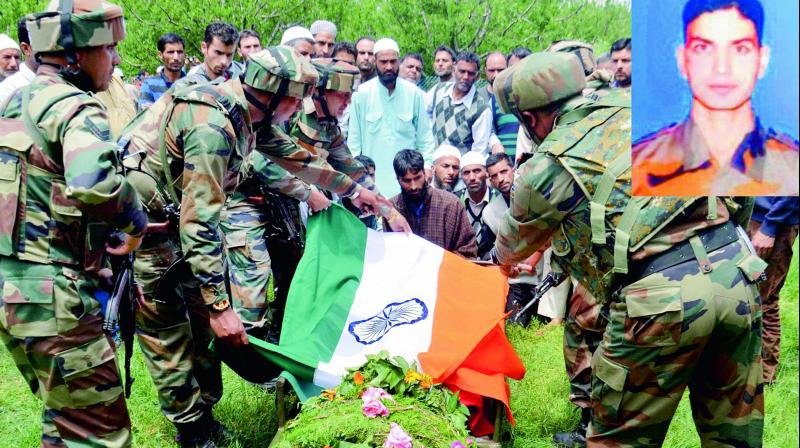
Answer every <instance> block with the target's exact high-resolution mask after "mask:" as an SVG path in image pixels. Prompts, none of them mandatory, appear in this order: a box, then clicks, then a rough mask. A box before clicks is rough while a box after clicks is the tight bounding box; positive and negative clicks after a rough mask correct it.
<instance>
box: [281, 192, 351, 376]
mask: <svg viewBox="0 0 800 448" xmlns="http://www.w3.org/2000/svg"><path fill="white" fill-rule="evenodd" d="M366 246H367V228H366V227H365V226H364V224H363V223H362V222H361V221H360V220H359V219H358V218H356V217H355V216H354V215H353V214H352V213H350V212H349V211H347V210H346V209H345V208H344V207H342V206H340V205H337V204H332V205H331V207H329V208H328V209H327V210H325V211H324V212H321V213H317V214H315V215H312V216H311V217H310V218H309V220H308V232H307V236H306V249H305V253H304V254H303V258H302V260H300V264H299V265H298V267H297V271H296V272H295V274H294V278H293V279H292V286H291V287H290V288H289V298H288V299H287V304H286V314H285V316H284V320H283V325H282V330H281V343H280V349H281V352H283V353H286V354H293V355H297V356H298V357H299V358H300V359H307V360H315V361H317V362H329V361H330V359H331V357H332V356H333V352H334V350H335V349H336V344H337V343H338V342H339V336H340V335H341V333H342V330H343V329H344V326H345V325H346V323H347V316H348V314H349V312H350V307H351V306H352V304H353V300H355V295H356V289H357V288H358V285H359V283H360V282H361V275H362V274H363V272H364V254H365V252H366ZM287 370H288V369H287Z"/></svg>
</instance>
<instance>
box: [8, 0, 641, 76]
mask: <svg viewBox="0 0 800 448" xmlns="http://www.w3.org/2000/svg"><path fill="white" fill-rule="evenodd" d="M114 1H116V2H117V3H118V4H120V5H121V6H122V7H123V8H124V9H125V15H126V20H127V30H128V37H127V39H126V40H125V41H124V42H123V43H122V44H121V45H120V56H121V57H122V65H121V66H120V68H122V70H123V71H124V72H125V73H127V74H132V73H136V72H138V71H139V70H141V69H146V70H148V71H150V72H151V73H152V72H153V71H154V69H155V68H156V66H158V65H159V64H160V61H159V60H158V59H157V54H156V41H157V40H158V36H160V35H161V34H163V33H166V32H176V33H178V34H179V35H181V36H182V37H183V38H184V40H185V41H186V51H187V55H190V56H191V55H194V56H198V57H200V59H201V60H202V57H201V55H200V42H201V41H202V38H203V31H204V29H205V26H206V25H207V24H208V23H210V22H211V21H214V20H223V21H227V22H230V23H232V24H234V25H235V26H236V27H237V28H238V29H244V28H254V29H255V30H256V31H258V32H259V33H260V34H261V36H262V41H263V43H265V44H269V45H276V44H278V43H279V41H280V36H281V34H282V33H283V30H285V29H286V28H287V27H289V26H292V25H298V24H299V25H303V26H306V27H308V26H310V25H311V23H312V22H313V21H314V20H316V19H327V20H331V21H332V22H334V23H336V25H337V27H338V28H339V35H338V36H337V40H346V41H350V42H354V41H355V40H356V39H358V38H359V37H360V36H362V35H371V36H374V37H376V38H380V37H392V38H394V39H395V40H396V41H397V42H398V44H399V46H400V49H401V51H402V52H403V53H405V52H408V51H416V52H419V53H420V54H422V55H423V57H424V58H425V68H426V72H427V73H426V74H432V73H431V72H432V70H431V68H430V67H431V63H432V58H433V55H432V54H431V53H432V51H433V50H434V49H435V48H436V47H438V46H439V45H441V44H446V45H449V46H450V47H452V48H454V49H456V50H472V51H475V52H476V53H478V54H479V55H481V56H485V55H486V54H488V53H489V52H490V51H496V50H499V51H503V52H504V53H507V52H509V51H510V50H511V49H512V48H514V47H517V46H520V45H524V46H527V47H529V48H530V49H531V50H533V51H537V50H542V49H544V48H546V47H547V46H548V45H549V44H550V42H552V41H553V40H558V39H567V38H569V39H580V40H583V41H586V42H590V43H592V44H593V45H594V46H595V49H596V50H595V51H596V53H597V55H598V56H599V55H600V54H602V53H605V52H607V51H608V49H609V47H610V46H611V43H612V42H614V41H615V40H617V39H619V38H621V37H626V36H630V33H631V31H630V30H631V18H630V0H501V1H498V0H402V1H397V0H337V1H330V0H322V1H317V2H308V1H302V0H182V1H177V0H114ZM2 3H3V6H2V8H0V32H4V33H8V34H9V35H11V36H12V37H14V38H15V39H16V22H17V20H18V19H19V18H20V17H21V16H22V15H23V14H26V13H30V12H37V11H42V10H43V9H44V7H45V5H46V4H47V1H46V0H3V1H2Z"/></svg>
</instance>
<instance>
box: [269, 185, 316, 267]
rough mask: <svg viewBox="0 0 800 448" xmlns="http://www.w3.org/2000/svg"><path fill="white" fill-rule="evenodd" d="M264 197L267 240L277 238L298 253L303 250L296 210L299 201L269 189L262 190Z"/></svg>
mask: <svg viewBox="0 0 800 448" xmlns="http://www.w3.org/2000/svg"><path fill="white" fill-rule="evenodd" d="M261 194H262V195H263V196H264V213H266V215H267V222H268V226H269V228H270V233H269V234H268V235H267V238H270V239H272V238H279V239H282V240H283V241H285V242H287V243H289V244H291V245H293V246H295V247H296V248H297V250H298V251H300V252H302V251H303V249H305V244H306V243H305V238H304V231H303V228H302V226H301V224H300V222H299V221H300V216H299V214H298V210H297V204H298V202H299V201H297V200H296V199H292V198H290V197H288V196H286V195H284V194H281V193H279V192H277V191H275V190H272V189H270V188H262V189H261Z"/></svg>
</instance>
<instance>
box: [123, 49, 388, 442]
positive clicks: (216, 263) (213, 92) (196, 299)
mask: <svg viewBox="0 0 800 448" xmlns="http://www.w3.org/2000/svg"><path fill="white" fill-rule="evenodd" d="M317 79H318V78H317V74H316V71H315V70H314V68H313V67H312V66H311V65H310V63H309V62H307V61H305V60H304V59H302V58H301V57H299V56H298V55H296V53H294V51H293V50H292V49H291V48H289V47H272V48H269V49H267V50H265V51H262V52H259V53H255V54H251V55H250V58H249V62H248V65H247V72H246V73H245V76H244V77H243V79H242V80H240V79H239V78H233V79H231V80H228V81H224V80H219V81H214V82H212V83H210V84H200V85H195V86H189V87H187V88H185V89H179V90H175V91H168V92H167V93H166V94H164V95H163V96H162V97H161V98H159V100H158V101H157V102H156V103H155V104H153V106H151V107H150V108H149V109H147V110H146V111H145V112H144V113H142V114H141V115H139V116H138V117H137V118H136V119H135V120H134V121H133V122H132V123H131V124H130V125H129V126H128V128H127V129H126V130H125V131H124V132H123V137H122V138H121V140H120V145H121V146H123V147H125V148H126V151H127V154H128V156H127V157H126V159H125V161H124V163H125V164H126V165H127V166H128V167H129V168H130V170H129V174H128V176H129V179H130V180H131V182H132V183H133V185H134V187H135V188H136V189H137V191H139V192H140V195H141V196H142V198H143V201H144V204H145V207H146V209H147V211H148V217H149V219H150V221H151V222H153V223H159V222H161V223H163V222H165V221H169V219H170V212H169V209H170V206H172V207H175V208H177V206H179V212H180V217H179V221H178V222H175V221H173V225H172V226H170V227H168V228H167V229H166V230H165V231H164V232H163V233H161V234H156V233H152V234H148V237H147V238H145V240H144V242H143V244H142V248H141V250H140V251H138V252H137V256H136V276H137V280H138V281H139V282H141V284H142V288H143V290H144V300H143V302H142V303H140V304H139V311H138V313H137V318H136V320H137V334H138V336H139V343H140V347H141V348H142V352H143V353H144V355H145V361H146V364H147V366H148V369H149V371H150V374H151V376H152V377H153V381H154V382H155V384H156V388H157V389H158V392H159V400H160V403H161V407H162V410H163V412H164V414H165V415H166V416H167V418H168V419H169V420H170V421H171V422H173V423H174V424H175V425H176V427H177V428H178V432H179V437H180V442H181V444H182V445H183V446H206V447H208V446H213V442H211V441H210V440H211V438H212V436H215V435H217V434H218V433H221V432H224V430H223V429H222V428H221V426H220V424H219V423H217V422H215V421H214V419H213V415H212V412H211V408H212V406H213V405H214V404H215V403H216V402H217V401H218V400H219V399H220V397H221V395H222V382H221V376H220V364H219V360H218V358H217V357H216V356H214V355H213V353H211V351H210V350H209V349H208V345H209V342H210V340H211V338H212V336H215V337H216V338H217V340H218V341H221V342H222V343H223V347H221V348H220V350H227V349H228V348H226V347H225V346H224V345H228V346H233V347H236V346H240V345H242V344H246V343H247V336H246V334H245V332H244V328H243V325H242V322H241V320H240V319H239V317H238V316H237V314H236V312H235V311H233V310H232V309H231V307H230V301H229V292H228V289H227V287H226V282H225V270H224V255H223V241H222V236H221V235H220V232H219V231H218V226H219V222H220V214H221V212H222V209H223V206H224V204H225V201H226V199H227V197H228V196H230V195H231V194H232V193H233V191H234V190H235V188H236V186H237V184H238V183H239V181H240V180H241V178H242V177H243V173H244V171H245V161H246V160H247V158H248V156H249V154H250V153H251V152H252V150H253V148H254V147H255V148H256V149H257V150H258V151H260V152H264V153H265V154H266V155H268V156H270V157H272V158H273V160H274V161H276V162H277V163H278V164H280V165H281V166H283V167H284V168H286V169H289V170H290V171H292V172H295V174H296V175H298V176H301V177H303V178H305V180H306V181H313V182H314V183H315V184H317V185H319V186H320V187H322V188H326V189H330V190H332V191H335V192H336V193H338V194H341V195H343V196H352V197H353V198H354V200H355V201H356V202H357V203H358V204H359V205H364V206H369V207H375V208H377V202H378V199H377V197H376V196H375V195H374V194H373V193H371V192H369V191H368V190H366V189H363V188H361V187H360V186H358V185H357V184H355V183H354V182H353V181H352V180H351V179H350V178H349V177H347V176H345V175H343V174H341V173H337V172H336V171H335V170H333V169H332V168H331V167H330V166H329V165H328V164H327V163H325V162H324V161H323V160H321V159H320V158H318V157H316V156H315V155H313V154H311V153H309V152H307V151H305V150H303V149H302V148H298V147H296V146H294V145H291V146H289V145H277V144H275V142H276V141H279V140H281V139H283V140H285V141H288V142H291V140H290V139H289V137H288V136H286V135H285V134H282V133H280V131H277V130H275V129H274V128H272V127H271V126H272V123H279V122H282V121H285V120H286V119H288V118H289V116H290V115H291V114H292V113H294V112H295V111H296V109H297V106H298V104H299V102H300V100H301V99H302V98H303V97H305V96H307V94H308V93H309V92H310V91H311V90H312V89H313V87H314V85H315V84H316V82H317ZM257 133H258V134H257ZM264 136H266V137H264ZM257 140H258V141H257ZM181 257H183V259H184V260H185V264H184V266H185V265H188V272H185V273H182V274H179V275H177V276H176V277H174V278H171V279H170V280H164V282H163V283H160V280H161V279H162V277H163V276H165V275H168V274H169V273H170V272H175V271H170V270H169V268H170V266H171V265H172V264H173V263H174V262H176V260H178V259H179V258H181ZM178 272H179V271H178Z"/></svg>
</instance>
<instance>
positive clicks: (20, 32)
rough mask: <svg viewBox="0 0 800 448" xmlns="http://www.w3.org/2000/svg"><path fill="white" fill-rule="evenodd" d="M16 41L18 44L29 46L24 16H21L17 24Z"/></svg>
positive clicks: (29, 40)
mask: <svg viewBox="0 0 800 448" xmlns="http://www.w3.org/2000/svg"><path fill="white" fill-rule="evenodd" d="M17 40H18V41H19V43H23V42H24V43H26V44H28V45H30V44H31V39H30V37H28V27H26V26H25V16H22V18H21V19H19V22H17Z"/></svg>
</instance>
